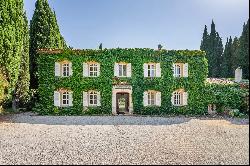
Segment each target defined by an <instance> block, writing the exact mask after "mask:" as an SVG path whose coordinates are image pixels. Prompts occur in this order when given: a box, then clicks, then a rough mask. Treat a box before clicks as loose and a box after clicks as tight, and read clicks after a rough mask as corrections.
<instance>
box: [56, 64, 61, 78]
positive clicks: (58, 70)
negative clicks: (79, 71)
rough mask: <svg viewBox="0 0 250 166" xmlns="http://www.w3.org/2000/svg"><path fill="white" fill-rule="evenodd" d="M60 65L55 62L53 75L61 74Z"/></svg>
mask: <svg viewBox="0 0 250 166" xmlns="http://www.w3.org/2000/svg"><path fill="white" fill-rule="evenodd" d="M60 67H61V65H60V63H58V62H55V76H61V72H60Z"/></svg>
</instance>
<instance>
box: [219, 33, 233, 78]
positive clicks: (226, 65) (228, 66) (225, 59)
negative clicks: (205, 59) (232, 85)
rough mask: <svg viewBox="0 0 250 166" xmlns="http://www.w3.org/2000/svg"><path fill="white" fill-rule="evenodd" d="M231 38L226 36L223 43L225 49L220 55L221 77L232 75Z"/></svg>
mask: <svg viewBox="0 0 250 166" xmlns="http://www.w3.org/2000/svg"><path fill="white" fill-rule="evenodd" d="M233 56H234V54H233V39H232V37H231V36H230V38H229V39H228V38H227V43H226V45H225V50H224V52H223V55H222V63H221V77H224V78H229V77H233V75H234V69H233V62H234V59H233Z"/></svg>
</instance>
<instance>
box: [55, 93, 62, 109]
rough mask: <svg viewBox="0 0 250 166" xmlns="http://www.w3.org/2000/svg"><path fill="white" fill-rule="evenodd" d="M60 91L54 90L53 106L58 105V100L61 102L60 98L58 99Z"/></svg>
mask: <svg viewBox="0 0 250 166" xmlns="http://www.w3.org/2000/svg"><path fill="white" fill-rule="evenodd" d="M60 96H61V95H60V93H59V92H57V91H54V106H57V107H60V105H61V104H60V102H61V100H60Z"/></svg>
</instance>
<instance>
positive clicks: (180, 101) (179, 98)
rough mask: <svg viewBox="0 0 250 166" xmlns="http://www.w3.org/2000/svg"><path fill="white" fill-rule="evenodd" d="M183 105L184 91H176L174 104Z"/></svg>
mask: <svg viewBox="0 0 250 166" xmlns="http://www.w3.org/2000/svg"><path fill="white" fill-rule="evenodd" d="M182 105H183V92H180V91H176V92H174V106H182Z"/></svg>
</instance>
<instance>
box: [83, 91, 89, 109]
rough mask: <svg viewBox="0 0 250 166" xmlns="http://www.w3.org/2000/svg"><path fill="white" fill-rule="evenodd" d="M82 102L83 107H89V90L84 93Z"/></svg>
mask: <svg viewBox="0 0 250 166" xmlns="http://www.w3.org/2000/svg"><path fill="white" fill-rule="evenodd" d="M82 104H83V107H88V92H83V93H82Z"/></svg>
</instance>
